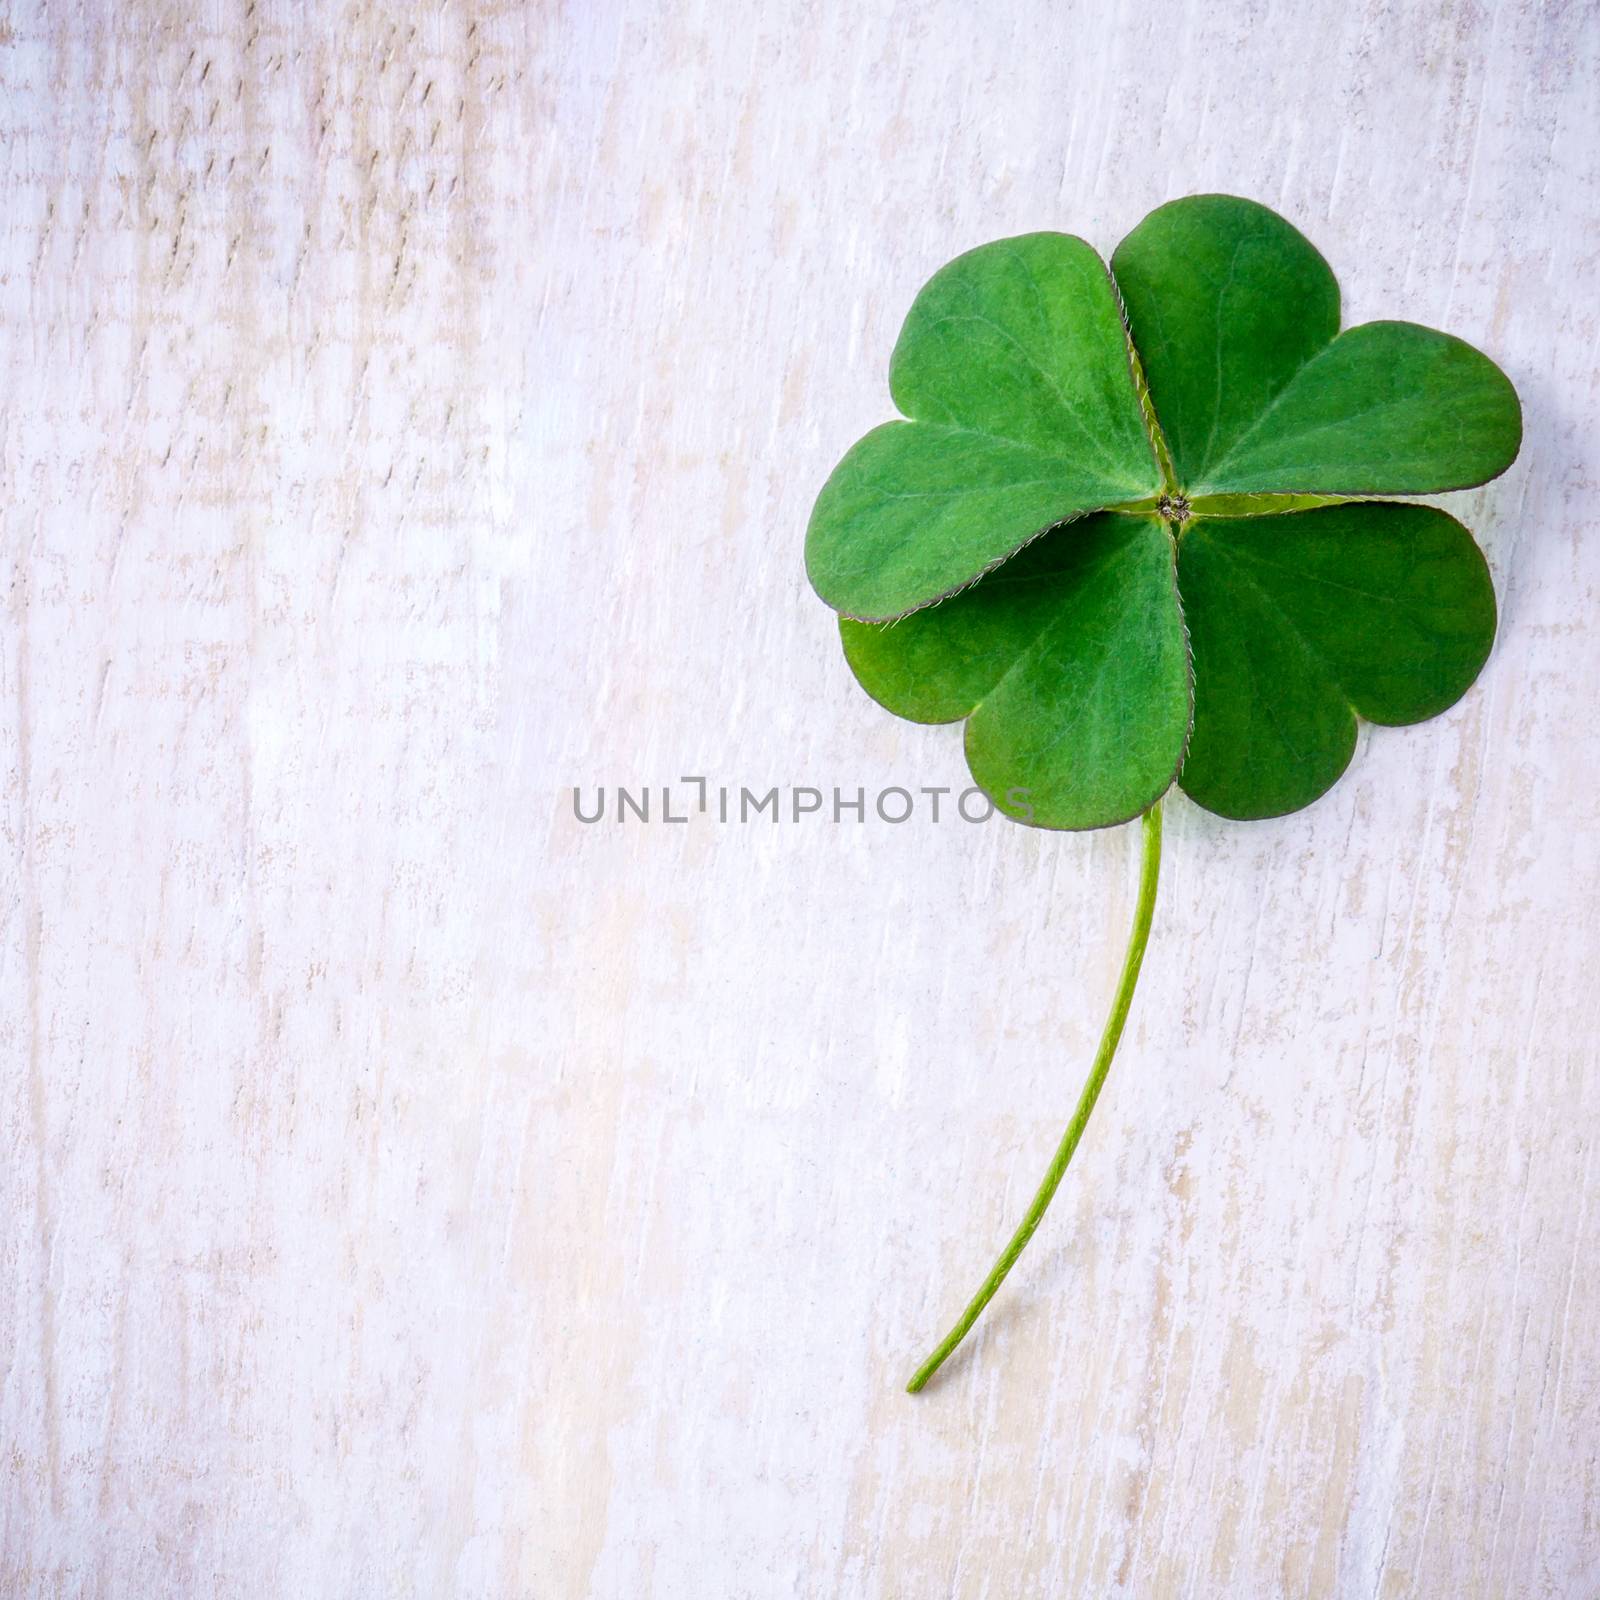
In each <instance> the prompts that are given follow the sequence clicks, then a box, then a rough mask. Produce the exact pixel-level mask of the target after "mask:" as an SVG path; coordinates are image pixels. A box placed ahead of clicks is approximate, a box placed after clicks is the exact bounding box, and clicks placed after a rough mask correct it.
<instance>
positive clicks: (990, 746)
mask: <svg viewBox="0 0 1600 1600" xmlns="http://www.w3.org/2000/svg"><path fill="white" fill-rule="evenodd" d="M890 392H891V395H892V397H893V399H894V401H895V404H896V405H897V407H898V408H899V410H900V411H901V413H902V419H901V420H897V421H893V422H889V423H885V424H883V425H882V426H880V427H878V428H875V429H873V430H872V431H871V432H869V433H868V434H867V435H865V436H864V437H863V438H862V439H861V440H859V441H858V442H857V444H856V445H854V446H852V448H851V449H850V450H849V451H848V452H847V453H846V455H845V456H844V458H843V459H842V460H841V461H840V463H839V465H838V467H837V468H835V470H834V472H833V473H832V475H831V476H830V477H829V479H828V480H827V482H826V483H825V484H824V486H823V488H822V490H821V492H820V494H819V495H818V497H817V501H816V505H815V508H814V509H813V512H812V515H811V520H810V524H809V526H808V529H807V535H806V571H807V575H808V577H809V578H810V581H811V584H812V586H813V588H814V589H816V591H817V593H818V595H819V596H820V597H821V598H822V599H823V600H824V601H825V602H826V603H827V604H828V605H829V606H830V607H831V608H832V609H833V610H834V611H835V612H837V613H838V616H839V626H840V634H841V640H842V643H843V646H844V652H845V657H846V660H847V662H848V664H849V666H850V668H851V670H852V672H854V674H855V675H856V677H857V679H858V681H859V682H860V683H861V685H862V686H863V687H864V688H865V689H866V690H867V692H868V693H869V694H870V695H871V696H872V697H873V698H874V699H875V700H877V701H878V702H879V703H880V704H882V705H883V706H885V707H886V708H887V709H888V710H890V711H893V712H895V713H896V714H897V715H899V716H902V717H905V718H908V719H909V720H912V721H916V722H924V723H942V722H957V721H961V722H964V723H965V725H966V727H965V748H966V756H967V761H968V765H969V766H970V767H971V769H972V774H973V777H974V779H975V781H976V782H977V783H978V785H979V786H980V787H981V788H983V789H984V790H985V791H986V792H987V793H988V794H989V795H990V796H991V797H992V798H993V799H994V800H995V802H996V805H997V806H998V808H999V809H1001V810H1002V811H1007V812H1008V814H1010V815H1012V816H1013V817H1014V818H1015V819H1016V820H1020V821H1026V822H1028V823H1031V824H1032V825H1035V826H1041V827H1046V828H1056V829H1063V830H1080V829H1089V828H1101V827H1110V826H1113V825H1116V824H1119V823H1123V822H1131V821H1134V820H1136V819H1137V820H1139V821H1140V825H1141V860H1140V874H1139V892H1138V900H1137V908H1136V911H1135V916H1134V923H1133V928H1132V931H1131V933H1130V935H1129V940H1128V946H1127V952H1126V955H1125V957H1124V961H1123V966H1122V972H1121V976H1120V977H1119V979H1118V983H1117V988H1116V992H1115V995H1114V997H1113V1001H1112V1007H1111V1012H1110V1015H1109V1017H1108V1019H1107V1021H1106V1025H1105V1030H1104V1032H1103V1034H1102V1037H1101V1040H1100V1045H1099V1048H1098V1050H1097V1051H1096V1054H1095V1058H1094V1062H1093V1065H1092V1066H1091V1069H1090V1072H1089V1076H1088V1079H1087V1081H1086V1083H1085V1085H1084V1088H1083V1090H1082V1093H1081V1095H1080V1097H1079V1100H1078V1104H1077V1107H1076V1109H1075V1110H1074V1112H1073V1115H1072V1119H1071V1121H1070V1122H1069V1124H1068V1126H1067V1129H1066V1131H1065V1133H1064V1134H1063V1136H1062V1139H1061V1142H1060V1144H1059V1145H1058V1147H1057V1149H1056V1152H1055V1155H1054V1157H1053V1158H1052V1160H1051V1163H1050V1166H1049V1168H1048V1170H1047V1171H1046V1174H1045V1177H1044V1180H1043V1181H1042V1183H1041V1184H1040V1186H1039V1188H1038V1191H1037V1192H1036V1194H1035V1195H1034V1198H1033V1201H1032V1203H1031V1204H1030V1205H1029V1207H1028V1210H1027V1212H1026V1213H1025V1215H1024V1217H1023V1220H1022V1222H1021V1223H1020V1224H1019V1226H1018V1227H1017V1229H1016V1231H1015V1232H1014V1233H1013V1235H1012V1236H1011V1238H1010V1240H1009V1242H1008V1243H1007V1244H1006V1246H1005V1248H1004V1249H1003V1250H1002V1252H1001V1254H1000V1256H999V1259H998V1260H997V1261H996V1263H995V1266H994V1268H993V1269H992V1270H991V1272H990V1274H989V1276H988V1277H987V1278H986V1279H985V1280H984V1282H983V1284H982V1286H981V1287H980V1288H979V1290H978V1292H977V1293H976V1294H975V1295H974V1296H973V1297H972V1299H971V1300H970V1301H969V1302H968V1304H967V1306H966V1308H965V1310H964V1311H963V1312H962V1314H961V1316H960V1317H959V1318H958V1319H957V1321H956V1323H955V1324H954V1326H953V1327H952V1328H951V1330H950V1332H949V1333H948V1334H947V1335H946V1336H945V1338H944V1339H943V1340H942V1341H940V1343H939V1344H938V1346H937V1347H936V1348H935V1349H934V1350H933V1352H932V1353H931V1354H930V1355H929V1356H928V1358H927V1359H926V1360H925V1361H924V1362H923V1363H922V1364H921V1366H919V1367H918V1368H917V1370H916V1372H915V1373H914V1374H913V1376H912V1378H911V1380H910V1382H909V1383H908V1384H907V1388H908V1389H909V1390H910V1391H911V1392H912V1393H916V1392H917V1391H919V1390H920V1389H922V1387H923V1386H924V1385H925V1384H926V1383H927V1382H928V1380H929V1378H931V1377H932V1376H933V1374H934V1373H935V1372H936V1371H937V1370H938V1369H939V1367H940V1366H941V1365H942V1364H943V1362H944V1361H945V1360H946V1358H947V1357H948V1356H949V1355H950V1354H951V1353H952V1352H953V1351H954V1350H955V1348H956V1347H957V1346H958V1345H959V1344H960V1343H961V1341H962V1340H963V1339H964V1338H965V1337H966V1335H967V1333H968V1331H969V1330H970V1329H971V1328H972V1326H973V1324H974V1323H975V1322H976V1321H977V1319H978V1317H979V1316H980V1315H981V1313H982V1312H983V1309H984V1307H985V1306H986V1305H987V1304H988V1303H989V1301H990V1300H991V1299H992V1298H993V1296H994V1294H995V1292H996V1291H997V1290H998V1289H999V1287H1000V1285H1001V1283H1002V1282H1003V1281H1004V1279H1005V1277H1006V1275H1007V1274H1008V1273H1009V1272H1010V1270H1011V1268H1012V1266H1013V1265H1015V1263H1016V1260H1017V1258H1018V1257H1019V1256H1020V1255H1021V1253H1022V1251H1023V1249H1024V1248H1025V1247H1026V1245H1027V1243H1028V1241H1029V1240H1030V1239H1031V1238H1032V1236H1033V1233H1034V1231H1035V1230H1036V1229H1037V1228H1038V1226H1039V1224H1040V1222H1041V1220H1042V1219H1043V1216H1044V1213H1045V1210H1046V1209H1047V1208H1048V1206H1049V1204H1050V1201H1051V1200H1052V1198H1053V1197H1054V1195H1055V1192H1056V1189H1057V1187H1058V1186H1059V1184H1060V1182H1061V1179H1062V1176H1063V1175H1064V1173H1065V1171H1066V1169H1067V1166H1068V1164H1069V1163H1070V1162H1071V1159H1072V1156H1073V1153H1074V1152H1075V1150H1076V1149H1077V1146H1078V1142H1079V1140H1080V1139H1081V1137H1082V1134H1083V1130H1084V1127H1085V1126H1086V1124H1087V1122H1088V1119H1089V1116H1090V1114H1091V1113H1092V1111H1093V1109H1094V1105H1095V1101H1096V1099H1097V1098H1098V1096H1099V1093H1100V1089H1101V1086H1102V1085H1103V1083H1104V1081H1105V1078H1106V1074H1107V1072H1108V1071H1109V1069H1110V1065H1111V1061H1112V1058H1113V1057H1114V1055H1115V1053H1116V1049H1117V1045H1118V1042H1119V1040H1120V1038H1121V1035H1122V1030H1123V1026H1124V1024H1125V1022H1126V1020H1127V1016H1128V1011H1129V1008H1130V1006H1131V1004H1132V1000H1133V994H1134V989H1135V986H1136V984H1137V981H1138V976H1139V970H1140V967H1141V964H1142V962H1143V959H1144V952H1145V947H1146V944H1147V942H1148V939H1149V935H1150V929H1151V925H1152V922H1153V918H1154V911H1155V900H1156V890H1157V885H1158V881H1159V875H1160V861H1161V840H1162V802H1163V800H1164V798H1165V796H1166V794H1167V792H1168V791H1169V790H1170V789H1171V788H1172V787H1174V786H1175V785H1176V786H1178V787H1181V788H1183V789H1184V791H1185V792H1186V793H1187V794H1188V795H1189V797H1190V798H1191V799H1193V800H1194V801H1196V803H1197V804H1199V805H1201V806H1202V807H1204V808H1206V809H1208V810H1211V811H1213V812H1215V813H1216V814H1217V815H1219V816H1223V817H1226V818H1230V819H1233V820H1251V819H1258V818H1265V817H1275V816H1282V815H1286V814H1288V813H1290V812H1293V811H1296V810H1299V809H1301V808H1302V807H1304V806H1306V805H1309V804H1311V803H1312V802H1313V801H1314V800H1316V799H1317V798H1319V797H1320V796H1321V795H1322V794H1324V793H1326V792H1327V790H1328V789H1330V788H1331V787H1332V786H1333V784H1334V783H1336V782H1337V781H1338V779H1339V777H1340V776H1341V775H1342V774H1343V772H1344V771H1345V768H1346V767H1347V766H1348V764H1349V762H1350V760H1351V758H1352V756H1353V754H1354V750H1355V743H1356V729H1357V721H1358V718H1364V719H1365V720H1367V721H1370V722H1374V723H1378V724H1388V725H1401V724H1406V723H1413V722H1421V721H1424V720H1426V719H1428V718H1430V717H1433V716H1436V715H1438V714H1439V713H1440V712H1442V711H1444V710H1446V709H1448V707H1449V706H1451V705H1453V704H1454V703H1455V702H1456V701H1457V700H1458V699H1460V697H1461V696H1462V695H1463V694H1465V693H1466V691H1467V689H1468V688H1469V687H1470V686H1471V684H1472V683H1473V681H1474V680H1475V679H1476V678H1477V676H1478V673H1479V672H1480V670H1481V669H1482V667H1483V665H1484V663H1485V661H1486V660H1487V659H1488V655H1489V651H1490V648H1491V645H1492V643H1493V639H1494V634H1495V626H1496V621H1497V617H1496V608H1495V597H1494V589H1493V585H1492V582H1491V581H1490V576H1489V569H1488V564H1487V562H1486V561H1485V560H1484V557H1483V554H1482V552H1481V551H1480V550H1479V549H1478V546H1477V544H1476V543H1475V542H1474V540H1473V538H1472V536H1471V534H1470V533H1469V532H1468V531H1467V530H1466V528H1464V527H1463V526H1462V525H1461V524H1460V523H1459V522H1458V521H1456V519H1455V518H1453V517H1451V516H1449V515H1448V514H1447V513H1445V512H1443V511H1441V510H1438V509H1437V508H1435V507H1432V506H1426V505H1419V504H1416V503H1415V502H1414V501H1407V500H1404V499H1401V498H1397V497H1401V496H1406V495H1415V494H1433V493H1439V492H1442V491H1447V490H1452V489H1461V488H1469V487H1473V486H1475V485H1477V484H1481V483H1485V482H1488V481H1489V480H1491V479H1492V478H1495V477H1498V476H1499V475H1500V474H1501V473H1502V472H1504V471H1505V470H1506V468H1507V467H1509V466H1510V465H1511V463H1512V461H1513V460H1515V458H1516V456H1517V453H1518V451H1519V449H1520V446H1521V439H1522V414H1521V406H1520V402H1519V401H1518V398H1517V394H1516V390H1515V389H1514V388H1513V386H1512V384H1511V382H1510V380H1509V379H1508V378H1507V377H1506V376H1505V374H1504V373H1502V372H1501V371H1500V369H1499V368H1498V367H1497V366H1495V365H1494V363H1493V362H1492V361H1490V360H1489V358H1488V357H1487V356H1485V355H1483V354H1482V353H1481V352H1479V351H1478V350H1476V349H1474V348H1473V347H1472V346H1471V345H1468V344H1466V343H1464V342H1463V341H1461V340H1459V339H1456V338H1454V337H1452V336H1451V335H1448V334H1444V333H1439V332H1437V331H1435V330H1433V329H1429V328H1423V327H1419V326H1418V325H1416V324H1413V323H1406V322H1371V323H1365V324H1361V325H1358V326H1356V327H1352V328H1347V329H1344V330H1343V331H1342V332H1341V331H1340V303H1339V290H1338V284H1337V281H1336V280H1335V278H1334V275H1333V272H1332V270H1331V268H1329V266H1328V264H1327V262H1326V261H1324V260H1323V258H1322V256H1321V255H1320V254H1319V253H1318V252H1317V251H1316V249H1315V247H1314V246H1312V245H1311V243H1310V242H1309V241H1308V240H1307V239H1306V238H1305V237H1304V236H1303V235H1302V234H1301V233H1300V232H1299V231H1298V230H1297V229H1295V228H1294V227H1293V225H1292V224H1291V223H1289V222H1288V221H1287V220H1285V219H1284V218H1283V217H1281V216H1279V215H1278V214H1277V213H1275V212H1273V211H1271V210H1269V209H1268V208H1267V207H1265V206H1262V205H1260V204H1258V203H1257V202H1255V201H1251V200H1246V199H1242V198H1240V197H1237V196H1231V195H1191V196H1188V197H1186V198H1184V199H1180V200H1174V201H1169V202H1168V203H1166V204H1165V205H1162V206H1158V207H1157V208H1156V209H1155V210H1154V211H1152V212H1151V213H1150V214H1149V216H1147V217H1146V218H1145V219H1144V220H1143V221H1142V222H1141V223H1140V224H1139V225H1138V227H1136V228H1135V229H1134V230H1133V232H1132V233H1130V234H1129V235H1128V236H1127V238H1125V239H1124V240H1123V241H1122V243H1121V244H1120V245H1119V246H1118V247H1117V249H1116V250H1115V251H1114V252H1113V254H1112V257H1111V262H1110V265H1109V266H1108V265H1107V264H1106V263H1105V262H1104V261H1103V260H1102V259H1101V258H1100V256H1099V255H1098V254H1097V253H1096V252H1095V251H1094V250H1093V249H1092V247H1091V246H1089V245H1088V244H1086V243H1085V242H1084V241H1083V240H1081V239H1078V238H1075V237H1073V236H1071V235H1066V234H1057V233H1036V234H1025V235H1021V236H1018V237H1017V238H1014V239H1003V240H998V241H995V242H994V243H992V244H988V245H980V246H979V247H978V248H977V249H975V250H970V251H967V252H965V253H964V254H963V255H960V256H957V257H956V258H955V259H954V260H953V261H951V262H949V263H947V264H946V266H944V267H943V268H941V269H940V270H939V271H938V272H936V273H935V274H934V275H933V277H932V278H931V279H929V281H928V282H927V283H926V284H925V285H924V286H923V288H922V290H921V291H920V292H919V293H918V295H917V296H916V298H915V300H914V301H913V303H912V307H911V310H910V312H909V313H908V314H907V317H906V321H905V325H904V327H903V329H902V331H901V334H900V338H899V340H898V342H897V344H896V346H895V350H894V354H893V357H892V359H891V362H890ZM1352 569H1353V570H1352ZM1015 790H1025V791H1027V793H1028V795H1029V812H1028V815H1027V816H1026V817H1024V816H1021V815H1019V813H1018V811H1017V810H1016V809H1015V806H1014V803H1013V805H1012V806H1010V807H1008V805H1007V800H1006V797H1007V796H1008V794H1009V793H1010V792H1012V791H1015Z"/></svg>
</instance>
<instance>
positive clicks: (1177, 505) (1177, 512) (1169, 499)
mask: <svg viewBox="0 0 1600 1600" xmlns="http://www.w3.org/2000/svg"><path fill="white" fill-rule="evenodd" d="M1156 510H1157V511H1158V512H1159V513H1160V514H1161V517H1162V519H1163V520H1164V521H1166V522H1180V523H1181V522H1187V521H1188V520H1189V497H1188V496H1187V495H1185V494H1164V495H1162V497H1161V499H1160V501H1159V502H1158V504H1157V505H1156Z"/></svg>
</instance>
